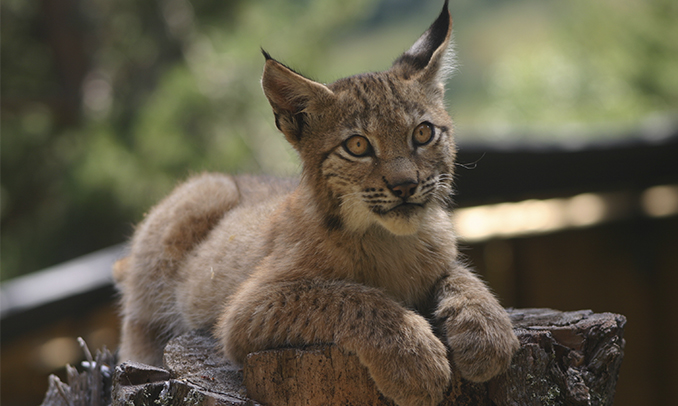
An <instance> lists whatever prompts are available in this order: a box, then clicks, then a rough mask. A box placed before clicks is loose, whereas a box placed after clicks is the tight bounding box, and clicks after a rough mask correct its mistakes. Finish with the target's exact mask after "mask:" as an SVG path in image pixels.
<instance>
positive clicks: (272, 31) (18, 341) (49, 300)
mask: <svg viewBox="0 0 678 406" xmlns="http://www.w3.org/2000/svg"><path fill="white" fill-rule="evenodd" d="M442 3H443V1H442V0H419V1H413V0H409V1H408V0H341V1H339V0H312V1H311V0H285V1H281V0H248V1H245V0H203V1H189V0H155V1H135V0H87V1H83V0H40V1H25V0H3V1H2V4H1V5H0V12H1V23H2V25H1V29H2V35H1V38H0V40H1V47H2V48H1V63H2V68H1V72H2V80H1V83H0V93H1V97H2V105H1V116H2V122H1V136H2V138H1V171H2V178H1V189H0V193H1V200H0V209H1V221H2V223H1V233H2V237H1V247H2V255H1V273H0V277H1V281H2V296H1V297H0V298H1V299H2V323H1V324H0V329H1V333H2V354H1V362H2V371H1V374H2V375H1V377H2V387H1V391H0V394H1V396H2V401H3V404H6V405H34V404H38V403H39V402H40V401H41V399H42V397H43V394H44V390H45V389H46V386H47V378H46V377H47V375H48V374H49V373H61V374H63V368H62V367H63V365H65V364H66V363H77V362H78V360H79V358H80V357H81V351H80V350H79V348H78V347H77V343H76V341H75V337H77V336H82V337H84V338H85V339H86V340H87V342H88V343H89V344H90V347H92V349H93V350H94V349H95V348H99V347H101V346H103V345H106V346H108V347H109V348H115V346H116V345H117V334H118V320H117V316H116V309H115V304H114V292H113V289H112V288H111V284H110V277H109V276H108V275H109V266H110V263H111V262H112V261H113V259H114V258H116V257H119V256H120V255H121V252H122V250H124V247H123V246H121V245H119V244H121V243H124V242H125V241H126V239H127V238H129V237H130V236H131V234H132V232H133V229H134V227H133V225H134V224H135V223H137V222H138V221H140V220H141V219H142V218H143V213H144V212H145V211H147V210H148V209H149V207H150V206H152V205H153V204H154V203H155V202H157V201H158V200H159V199H160V198H162V197H163V196H164V195H165V194H166V193H168V192H169V191H170V190H171V189H172V187H173V186H174V185H176V183H177V182H178V181H180V180H181V179H184V178H186V177H187V176H189V175H190V174H193V173H198V172H201V171H206V170H207V171H224V172H235V173H237V172H250V173H251V172H255V173H268V174H274V175H282V176H287V175H294V174H296V173H298V171H299V163H298V160H297V158H296V156H295V155H294V153H293V151H292V149H291V148H290V147H289V146H288V145H287V144H286V143H285V141H284V138H283V137H282V135H281V134H279V133H277V131H276V130H275V126H274V124H273V117H272V114H271V111H270V107H269V105H268V103H267V102H266V99H265V97H264V96H263V93H262V92H261V88H260V83H259V79H260V74H261V71H262V68H263V61H264V59H263V57H262V55H261V52H260V47H263V48H264V49H266V50H267V51H268V52H270V53H271V54H272V55H273V56H274V57H275V58H276V59H279V60H281V61H283V62H285V63H287V64H289V65H290V66H292V67H294V68H295V69H296V70H298V71H301V72H302V73H304V74H306V75H307V76H309V77H312V78H314V79H316V80H319V81H321V82H332V81H334V80H336V79H338V78H341V77H344V76H347V75H351V74H355V73H359V72H364V71H373V70H382V69H387V68H388V67H389V66H390V63H391V62H392V61H393V60H394V59H395V58H396V57H397V56H398V55H399V54H400V53H402V52H403V51H404V50H406V49H407V48H408V47H409V46H410V45H411V44H412V43H413V42H414V41H415V40H416V38H417V37H418V36H419V35H420V34H421V33H422V32H423V31H424V30H425V29H426V28H427V27H428V25H429V24H430V23H431V22H432V21H433V20H434V18H435V17H436V16H437V14H438V13H439V11H440V7H441V5H442ZM450 9H451V12H452V15H453V18H454V30H455V43H456V49H457V55H458V60H459V69H458V72H457V74H456V75H455V77H454V78H453V79H452V80H451V81H450V83H449V86H448V93H447V97H448V102H449V111H450V113H451V115H452V117H453V118H454V120H455V122H456V134H457V138H458V140H459V145H460V157H459V163H460V166H459V169H458V174H457V176H458V182H457V185H458V195H457V201H458V204H459V210H458V213H457V224H458V228H459V232H460V234H461V237H462V240H463V242H464V253H465V254H466V255H467V256H468V257H469V258H470V260H471V262H472V263H473V264H474V266H475V267H476V268H477V269H478V272H479V273H480V274H481V275H482V276H483V277H484V278H485V279H486V280H487V281H488V283H489V284H490V286H491V287H492V288H493V289H494V290H495V292H496V293H497V294H498V295H499V297H500V298H501V300H502V303H503V304H504V305H505V306H514V307H551V308H557V309H559V310H578V309H584V308H586V309H592V310H594V311H597V312H605V311H609V312H615V313H621V314H623V315H625V316H626V317H627V318H628V324H627V330H626V338H627V346H626V357H625V360H624V363H623V364H622V372H621V374H620V381H619V384H618V390H617V397H616V400H615V405H638V404H647V405H665V404H678V395H677V394H676V391H675V390H674V388H675V387H676V385H678V372H677V371H676V369H675V367H673V365H676V364H678V350H677V349H676V348H675V343H676V342H678V300H677V299H676V295H675V291H676V290H678V276H677V275H678V249H677V247H678V216H677V214H678V166H677V165H678V148H677V147H676V145H677V143H678V24H676V21H678V3H677V2H675V1H674V0H600V1H596V2H591V1H585V0H571V1H567V2H559V1H554V0H547V1H544V0H540V1H537V0H475V1H471V0H455V1H453V2H452V4H450ZM110 247H112V248H110ZM100 250H103V251H100ZM92 252H96V253H95V254H92V255H89V256H86V257H84V258H83V257H82V256H83V255H86V254H90V253H92ZM74 258H78V259H76V260H75V261H72V260H73V259H74ZM69 261H70V262H69ZM94 269H96V271H94ZM92 275H95V276H92ZM76 285H78V286H80V288H78V289H75V288H74V286H76ZM55 292H56V293H55Z"/></svg>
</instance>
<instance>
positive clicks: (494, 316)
mask: <svg viewBox="0 0 678 406" xmlns="http://www.w3.org/2000/svg"><path fill="white" fill-rule="evenodd" d="M447 334H448V342H449V345H450V348H451V349H452V352H453V359H454V363H455V365H456V366H457V368H458V369H459V371H460V372H461V375H462V377H464V378H465V379H467V380H469V381H473V382H485V381H487V380H489V379H491V378H493V377H494V376H496V375H498V374H500V373H502V372H504V371H505V370H506V369H507V368H508V366H509V364H510V363H511V358H512V357H513V354H514V353H515V352H516V350H517V349H518V347H519V346H520V344H519V342H518V338H517V337H516V335H515V333H514V332H513V327H512V325H511V321H510V319H509V318H508V315H507V314H506V312H505V311H504V309H502V308H497V309H478V310H477V311H471V310H468V309H467V310H466V311H464V312H462V313H461V314H459V315H457V317H455V318H454V319H453V320H448V321H447Z"/></svg>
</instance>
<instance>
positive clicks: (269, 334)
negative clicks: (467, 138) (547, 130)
mask: <svg viewBox="0 0 678 406" xmlns="http://www.w3.org/2000/svg"><path fill="white" fill-rule="evenodd" d="M451 26H452V22H451V18H450V14H449V12H448V9H447V2H446V3H445V7H444V8H443V11H442V13H441V14H440V16H439V17H438V18H437V20H436V21H435V22H434V23H433V25H431V27H430V28H429V29H428V30H427V31H426V32H425V33H424V34H423V35H422V36H421V37H420V38H419V39H418V40H417V41H416V42H415V44H414V45H413V46H412V47H411V48H410V49H409V50H408V51H407V52H405V53H404V54H403V55H402V56H400V57H399V58H398V59H397V60H396V61H395V63H394V64H393V66H392V67H391V68H390V69H389V70H388V71H385V72H379V73H369V74H361V75H356V76H352V77H349V78H345V79H341V80H338V81H337V82H335V83H332V84H330V85H324V84H321V83H317V82H314V81H312V80H309V79H307V78H305V77H303V76H302V75H300V74H298V73H296V72H294V71H293V70H291V69H289V68H288V67H286V66H285V65H283V64H281V63H280V62H277V61H276V60H274V59H273V58H271V57H270V56H269V55H268V54H266V53H264V56H265V58H266V64H265V68H264V73H263V79H262V84H263V88H264V93H265V94H266V97H267V98H268V100H269V102H270V104H271V106H272V107H273V113H274V116H275V123H276V125H277V127H278V129H280V131H281V132H282V133H283V134H284V135H285V138H286V139H287V141H289V142H290V144H292V145H293V146H294V148H295V149H296V150H297V152H298V153H299V155H300V156H301V161H302V163H303V169H302V174H301V179H300V180H299V181H284V180H279V179H273V178H265V177H255V176H227V175H219V174H204V175H200V176H197V177H195V178H192V179H190V180H188V181H187V182H186V183H184V184H183V185H181V186H179V187H178V188H177V189H176V190H174V191H173V192H172V193H171V194H170V195H169V197H167V198H166V199H165V200H163V201H162V202H161V203H160V204H158V205H157V206H156V207H155V208H153V210H152V211H151V212H150V214H149V215H148V216H147V217H146V218H145V219H144V221H143V222H142V223H141V224H140V225H139V226H138V228H137V230H136V233H135V235H134V238H133V240H132V246H131V252H130V255H129V257H127V258H126V259H124V260H121V261H120V262H119V263H118V264H116V267H115V268H116V269H115V272H114V273H115V277H116V280H117V283H118V287H119V289H120V290H121V292H122V304H123V325H122V343H121V347H120V359H121V360H123V361H124V360H128V359H131V360H135V361H140V362H145V363H149V364H156V365H158V364H161V363H162V351H163V347H164V345H165V343H166V342H167V341H168V339H170V338H172V337H174V336H176V335H178V334H181V333H183V332H186V331H189V330H193V329H209V330H211V332H212V334H213V335H214V337H215V338H216V339H217V340H218V342H219V344H220V346H221V350H222V351H223V354H224V355H225V356H226V357H228V358H229V359H231V360H232V361H234V362H236V363H242V362H243V360H244V358H245V357H246V355H247V354H248V353H250V352H253V351H259V350H263V349H268V348H276V347H287V346H304V345H308V344H319V343H334V344H336V345H338V346H339V347H340V348H342V349H344V350H345V351H348V352H350V353H354V354H356V355H357V356H358V357H359V359H360V362H362V363H363V364H364V365H365V366H366V367H367V369H368V370H369V372H370V374H371V376H372V378H373V379H374V381H375V383H376V385H377V387H378V388H379V390H380V391H381V392H382V393H383V394H384V395H385V396H387V397H389V398H391V399H393V400H394V401H395V402H396V403H397V404H399V405H435V404H437V403H438V402H440V401H441V399H442V397H443V392H444V391H445V389H446V387H447V385H448V383H449V380H450V374H451V368H450V365H449V363H448V357H447V349H448V348H449V349H450V350H451V354H452V359H453V362H454V364H455V366H456V368H457V369H458V370H459V371H460V373H461V375H462V376H463V377H464V378H466V379H468V380H471V381H475V382H480V381H486V380H488V379H490V378H492V377H493V376H495V375H497V374H499V373H501V372H502V371H504V370H505V369H506V368H507V366H508V365H509V363H510V361H511V357H512V355H513V353H514V351H515V350H516V349H517V347H518V340H517V339H516V336H515V335H514V333H513V330H512V327H511V322H510V321H509V318H508V316H507V314H506V312H505V311H504V309H503V308H502V307H501V306H500V305H499V303H498V302H497V300H496V299H495V298H494V297H493V296H492V294H491V293H490V292H489V291H488V289H487V288H486V287H485V285H484V284H483V283H482V282H481V281H480V280H479V279H478V278H477V277H476V276H474V274H473V273H472V272H471V271H470V270H469V269H467V268H466V267H465V266H464V264H463V263H462V262H461V261H460V259H459V255H458V251H457V241H456V237H455V234H454V230H453V227H452V223H451V221H450V211H451V206H452V204H451V195H452V180H453V172H454V159H455V152H456V149H455V145H454V141H453V138H452V133H453V130H452V128H453V125H452V120H451V119H450V117H449V116H448V114H447V112H446V110H445V107H444V102H443V92H444V82H445V80H446V77H447V75H448V74H449V73H450V71H451V67H450V63H451V61H450V58H448V56H449V55H450V52H451V51H450V50H448V43H449V40H450V35H451ZM432 325H433V326H435V328H436V332H437V335H436V334H434V328H433V327H432Z"/></svg>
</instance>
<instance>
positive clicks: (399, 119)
mask: <svg viewBox="0 0 678 406" xmlns="http://www.w3.org/2000/svg"><path fill="white" fill-rule="evenodd" d="M329 88H330V89H332V90H333V91H334V93H335V94H336V95H337V100H336V102H335V103H332V106H331V107H330V109H332V110H334V111H343V112H344V114H342V115H341V117H337V118H336V121H334V122H335V123H336V124H335V129H334V131H331V134H327V133H326V134H324V136H323V137H322V138H323V140H324V143H323V144H324V145H325V150H324V151H323V153H322V157H324V160H323V161H322V162H321V163H320V172H321V176H322V179H321V180H320V181H321V182H325V184H326V187H327V188H328V189H329V190H330V191H331V195H332V197H333V198H335V199H336V200H337V201H338V204H339V212H340V218H341V219H342V221H343V223H344V225H345V226H346V227H347V228H349V229H351V230H353V231H364V230H365V229H367V228H368V227H370V226H372V225H373V224H379V225H381V226H382V227H384V228H385V229H387V230H388V231H390V232H391V233H393V234H396V235H407V234H413V233H415V232H416V231H417V230H418V229H419V225H420V224H421V222H422V219H424V218H425V217H426V215H427V213H428V212H429V211H430V210H431V209H432V208H441V207H446V206H447V205H448V201H449V196H450V194H451V188H452V185H451V182H452V174H453V167H454V165H453V160H454V154H455V149H454V143H453V141H452V123H451V120H450V119H449V117H448V116H447V114H446V113H445V110H444V107H443V106H442V103H431V102H430V100H426V95H425V94H424V93H423V92H422V91H421V89H418V86H417V85H416V84H415V83H403V82H402V81H400V80H399V79H398V78H397V77H394V75H393V74H391V73H385V74H384V73H381V74H368V75H361V76H356V77H351V78H348V79H344V80H342V81H340V82H337V83H335V84H333V85H330V86H329ZM326 116H327V115H326ZM330 140H331V142H329V141H330ZM319 149H322V148H319Z"/></svg>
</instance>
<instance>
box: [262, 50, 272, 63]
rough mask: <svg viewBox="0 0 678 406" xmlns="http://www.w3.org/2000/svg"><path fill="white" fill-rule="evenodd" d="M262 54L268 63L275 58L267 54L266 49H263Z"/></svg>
mask: <svg viewBox="0 0 678 406" xmlns="http://www.w3.org/2000/svg"><path fill="white" fill-rule="evenodd" d="M261 53H262V54H264V58H266V60H267V61H268V60H269V59H273V57H272V56H271V54H269V53H268V52H266V50H265V49H264V48H261Z"/></svg>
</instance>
